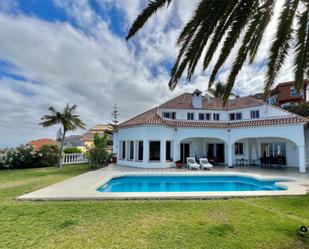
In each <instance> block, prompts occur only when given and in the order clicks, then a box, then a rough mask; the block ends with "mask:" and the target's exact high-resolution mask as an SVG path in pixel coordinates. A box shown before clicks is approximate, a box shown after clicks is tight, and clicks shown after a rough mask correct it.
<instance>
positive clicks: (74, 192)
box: [17, 170, 307, 201]
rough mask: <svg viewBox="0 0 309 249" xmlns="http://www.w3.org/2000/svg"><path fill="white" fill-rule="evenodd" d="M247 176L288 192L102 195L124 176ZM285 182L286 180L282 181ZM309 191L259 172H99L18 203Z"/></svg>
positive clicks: (288, 179) (279, 192) (293, 181)
mask: <svg viewBox="0 0 309 249" xmlns="http://www.w3.org/2000/svg"><path fill="white" fill-rule="evenodd" d="M132 175H135V176H136V175H138V176H139V175H140V176H148V175H151V176H184V175H185V176H208V175H211V176H223V175H229V176H231V175H232V176H246V177H251V178H254V179H257V180H275V181H276V180H280V182H277V183H275V185H278V186H283V187H287V190H272V191H212V192H99V191H97V189H98V188H100V187H102V186H104V185H105V184H106V183H107V182H108V181H109V180H111V179H112V178H114V177H123V176H132ZM282 180H286V181H282ZM306 193H307V189H306V187H305V186H302V185H301V184H300V182H299V181H298V179H297V178H296V177H289V176H264V175H261V174H257V173H242V172H233V171H232V172H212V171H207V172H205V171H192V172H191V171H189V172H117V171H110V172H109V171H104V170H96V171H91V172H87V173H84V174H82V175H79V176H75V177H72V178H70V179H68V180H65V181H63V182H60V183H56V184H53V185H51V186H48V187H46V188H42V189H39V190H37V191H34V192H31V193H28V194H25V195H22V196H19V197H17V200H30V201H51V200H111V199H212V198H232V197H259V196H293V195H306Z"/></svg>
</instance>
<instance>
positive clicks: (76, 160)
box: [62, 153, 89, 164]
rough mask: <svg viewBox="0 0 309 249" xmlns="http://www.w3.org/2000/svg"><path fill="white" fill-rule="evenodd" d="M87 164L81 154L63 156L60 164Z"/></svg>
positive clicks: (86, 159)
mask: <svg viewBox="0 0 309 249" xmlns="http://www.w3.org/2000/svg"><path fill="white" fill-rule="evenodd" d="M88 162H89V160H88V158H86V157H85V154H83V153H74V154H64V155H63V158H62V164H80V163H88Z"/></svg>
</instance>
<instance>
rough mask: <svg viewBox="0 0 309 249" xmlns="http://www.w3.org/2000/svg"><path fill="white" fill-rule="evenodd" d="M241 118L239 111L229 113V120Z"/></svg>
mask: <svg viewBox="0 0 309 249" xmlns="http://www.w3.org/2000/svg"><path fill="white" fill-rule="evenodd" d="M241 119H242V113H241V112H236V113H230V120H241Z"/></svg>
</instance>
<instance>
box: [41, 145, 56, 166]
mask: <svg viewBox="0 0 309 249" xmlns="http://www.w3.org/2000/svg"><path fill="white" fill-rule="evenodd" d="M59 149H60V148H59V146H58V145H53V144H46V145H43V146H42V147H41V148H40V150H39V151H37V154H38V156H39V158H40V160H39V164H40V166H41V167H51V166H56V164H57V162H58V155H59Z"/></svg>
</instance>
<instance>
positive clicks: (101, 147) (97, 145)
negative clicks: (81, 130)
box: [86, 133, 111, 168]
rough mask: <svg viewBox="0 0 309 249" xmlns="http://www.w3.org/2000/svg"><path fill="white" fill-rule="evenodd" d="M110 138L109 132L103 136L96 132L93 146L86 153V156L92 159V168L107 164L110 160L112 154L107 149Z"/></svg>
mask: <svg viewBox="0 0 309 249" xmlns="http://www.w3.org/2000/svg"><path fill="white" fill-rule="evenodd" d="M108 140H109V137H108V135H107V134H104V136H103V137H100V136H99V135H98V134H97V133H96V134H94V138H93V146H92V147H90V148H89V149H88V152H87V153H86V156H87V157H88V159H89V160H90V166H91V168H97V167H99V166H105V165H107V164H108V163H109V162H110V158H111V155H110V153H109V152H108V151H107V143H108Z"/></svg>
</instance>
